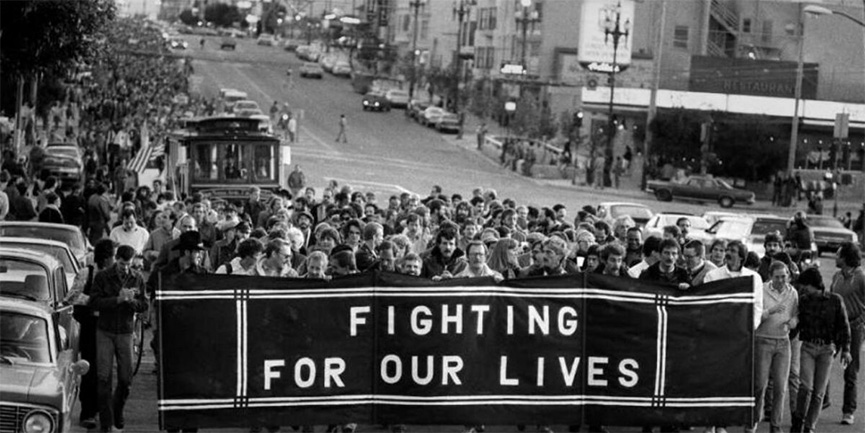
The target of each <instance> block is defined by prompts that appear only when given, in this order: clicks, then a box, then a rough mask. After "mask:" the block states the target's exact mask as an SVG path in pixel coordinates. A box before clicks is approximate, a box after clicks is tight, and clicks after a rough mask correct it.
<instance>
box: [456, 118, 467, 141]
mask: <svg viewBox="0 0 865 433" xmlns="http://www.w3.org/2000/svg"><path fill="white" fill-rule="evenodd" d="M457 117H458V120H457V128H458V129H457V140H462V139H463V126H464V125H465V123H466V112H465V111H460V112H459V114H457Z"/></svg>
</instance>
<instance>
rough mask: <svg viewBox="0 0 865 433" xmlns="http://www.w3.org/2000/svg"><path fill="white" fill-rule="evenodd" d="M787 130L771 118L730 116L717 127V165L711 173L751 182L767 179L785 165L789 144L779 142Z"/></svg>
mask: <svg viewBox="0 0 865 433" xmlns="http://www.w3.org/2000/svg"><path fill="white" fill-rule="evenodd" d="M786 128H787V127H786V126H785V125H781V124H778V123H777V122H772V121H770V120H769V119H768V118H763V119H754V118H753V117H751V116H749V117H744V116H727V117H726V118H724V119H723V120H721V121H719V122H717V125H716V127H715V128H714V129H715V132H714V133H713V137H712V150H713V153H714V155H715V156H717V165H714V166H712V167H711V171H712V172H713V173H715V174H718V175H723V176H730V177H735V178H741V179H745V180H750V181H759V180H768V179H769V177H771V176H772V175H773V174H775V173H777V172H778V170H783V169H784V168H785V166H786V162H787V158H786V157H787V141H786V140H780V139H779V138H780V137H784V136H785V130H786ZM742 155H747V158H743V157H742ZM711 159H715V158H714V157H712V158H711Z"/></svg>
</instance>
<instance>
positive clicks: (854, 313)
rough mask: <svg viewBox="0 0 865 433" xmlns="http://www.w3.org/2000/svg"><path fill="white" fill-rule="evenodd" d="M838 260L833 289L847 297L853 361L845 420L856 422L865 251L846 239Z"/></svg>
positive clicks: (864, 333) (864, 327)
mask: <svg viewBox="0 0 865 433" xmlns="http://www.w3.org/2000/svg"><path fill="white" fill-rule="evenodd" d="M835 264H836V266H838V269H839V270H838V272H837V273H835V275H834V276H833V277H832V286H831V290H832V293H837V294H839V295H841V297H842V298H844V306H845V307H847V317H848V318H849V319H850V354H851V355H852V359H851V361H850V365H848V366H847V368H846V369H844V404H843V406H842V407H841V411H842V412H843V416H842V418H841V424H844V425H853V423H854V418H853V413H854V412H856V403H857V398H858V387H859V377H858V376H859V368H860V366H861V364H862V342H863V340H865V270H863V269H862V253H861V250H860V249H859V246H858V245H856V244H855V243H853V242H845V243H843V244H842V245H841V248H839V249H838V253H837V254H836V258H835Z"/></svg>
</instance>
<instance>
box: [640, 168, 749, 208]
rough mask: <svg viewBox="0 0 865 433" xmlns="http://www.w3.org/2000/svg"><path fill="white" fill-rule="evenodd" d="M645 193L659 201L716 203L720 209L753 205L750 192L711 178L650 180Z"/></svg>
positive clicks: (692, 177) (693, 177) (694, 177)
mask: <svg viewBox="0 0 865 433" xmlns="http://www.w3.org/2000/svg"><path fill="white" fill-rule="evenodd" d="M646 192H649V193H653V194H655V197H657V198H658V200H660V201H672V200H673V199H674V198H676V199H681V200H693V201H704V202H717V203H718V204H719V205H721V207H725V208H729V207H733V205H734V204H736V203H746V204H754V200H755V196H754V193H753V192H751V191H747V190H744V189H738V188H734V187H733V186H731V185H730V184H729V183H727V182H725V181H723V180H721V179H717V178H714V177H711V176H691V177H688V178H685V179H684V180H682V181H679V182H667V181H658V180H652V181H649V182H648V184H647V185H646Z"/></svg>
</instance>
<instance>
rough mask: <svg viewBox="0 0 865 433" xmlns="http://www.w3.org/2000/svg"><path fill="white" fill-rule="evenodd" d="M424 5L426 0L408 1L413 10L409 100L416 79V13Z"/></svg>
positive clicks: (411, 96) (412, 94)
mask: <svg viewBox="0 0 865 433" xmlns="http://www.w3.org/2000/svg"><path fill="white" fill-rule="evenodd" d="M424 5H426V0H411V1H410V2H409V6H410V7H411V8H412V9H413V10H414V29H413V30H412V32H413V34H412V37H411V79H410V83H409V87H408V100H409V101H411V100H412V99H413V98H414V85H415V82H416V80H417V54H418V53H417V29H418V24H419V23H418V20H417V15H418V11H419V10H420V8H421V6H424Z"/></svg>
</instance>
